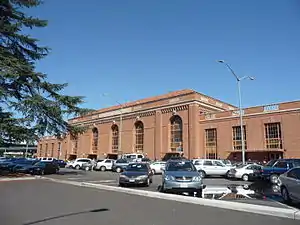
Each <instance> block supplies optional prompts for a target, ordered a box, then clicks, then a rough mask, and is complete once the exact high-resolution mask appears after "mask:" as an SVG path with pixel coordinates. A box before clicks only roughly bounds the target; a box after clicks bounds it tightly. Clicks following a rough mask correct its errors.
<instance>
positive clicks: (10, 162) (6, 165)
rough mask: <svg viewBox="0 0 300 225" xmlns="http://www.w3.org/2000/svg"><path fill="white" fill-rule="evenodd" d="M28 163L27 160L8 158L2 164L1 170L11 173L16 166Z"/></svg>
mask: <svg viewBox="0 0 300 225" xmlns="http://www.w3.org/2000/svg"><path fill="white" fill-rule="evenodd" d="M25 161H27V159H25V158H7V159H6V160H4V161H2V162H0V170H3V171H10V170H11V169H12V168H13V167H14V166H15V165H16V164H18V163H23V162H25Z"/></svg>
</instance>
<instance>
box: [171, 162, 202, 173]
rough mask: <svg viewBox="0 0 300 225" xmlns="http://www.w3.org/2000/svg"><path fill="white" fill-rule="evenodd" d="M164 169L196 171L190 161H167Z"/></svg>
mask: <svg viewBox="0 0 300 225" xmlns="http://www.w3.org/2000/svg"><path fill="white" fill-rule="evenodd" d="M166 171H196V168H195V166H194V165H193V164H192V163H191V162H169V163H168V164H167V168H166Z"/></svg>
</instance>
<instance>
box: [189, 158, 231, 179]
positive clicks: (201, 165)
mask: <svg viewBox="0 0 300 225" xmlns="http://www.w3.org/2000/svg"><path fill="white" fill-rule="evenodd" d="M193 163H194V165H195V167H196V168H197V171H199V173H200V175H201V176H202V177H206V176H227V175H228V174H229V171H230V169H233V168H234V167H233V166H226V165H225V164H224V163H223V162H222V160H217V159H197V160H194V161H193Z"/></svg>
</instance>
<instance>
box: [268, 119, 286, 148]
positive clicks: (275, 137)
mask: <svg viewBox="0 0 300 225" xmlns="http://www.w3.org/2000/svg"><path fill="white" fill-rule="evenodd" d="M265 143H266V148H267V149H282V137H281V126H280V123H266V124H265Z"/></svg>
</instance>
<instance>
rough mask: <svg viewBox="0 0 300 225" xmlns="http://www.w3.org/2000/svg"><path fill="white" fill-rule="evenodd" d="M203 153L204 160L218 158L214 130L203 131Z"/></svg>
mask: <svg viewBox="0 0 300 225" xmlns="http://www.w3.org/2000/svg"><path fill="white" fill-rule="evenodd" d="M205 152H206V158H209V159H216V158H217V157H218V154H217V129H216V128H213V129H206V130H205Z"/></svg>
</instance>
